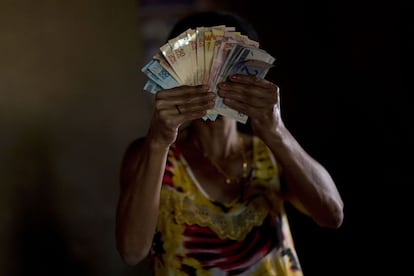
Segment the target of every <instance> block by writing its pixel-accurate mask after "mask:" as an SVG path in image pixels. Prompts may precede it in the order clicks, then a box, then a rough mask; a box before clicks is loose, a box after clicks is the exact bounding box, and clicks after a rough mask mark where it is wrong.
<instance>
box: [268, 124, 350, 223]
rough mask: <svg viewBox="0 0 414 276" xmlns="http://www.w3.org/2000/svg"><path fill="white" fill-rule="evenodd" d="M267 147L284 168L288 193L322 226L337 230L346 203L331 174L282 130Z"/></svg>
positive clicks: (282, 127)
mask: <svg viewBox="0 0 414 276" xmlns="http://www.w3.org/2000/svg"><path fill="white" fill-rule="evenodd" d="M272 136H273V137H271V138H270V137H269V138H268V139H267V141H265V142H266V143H267V145H268V146H269V148H270V149H271V151H272V152H273V154H274V155H275V156H276V158H277V161H278V162H279V164H280V165H281V167H282V174H283V176H284V180H285V181H286V184H287V188H288V193H289V194H293V195H294V197H295V198H296V199H297V200H298V201H299V202H300V204H301V205H302V206H303V207H304V208H305V210H306V212H307V213H308V214H309V215H310V216H311V217H312V218H313V219H314V220H315V222H316V223H318V224H319V225H321V226H325V227H332V228H337V227H339V226H340V225H341V224H342V220H343V202H342V199H341V196H340V194H339V192H338V190H337V187H336V185H335V183H334V181H333V179H332V177H331V175H330V174H329V173H328V171H327V170H326V169H325V168H324V167H323V166H322V165H321V164H320V163H318V162H317V161H316V160H314V159H313V158H312V157H311V156H310V155H309V154H308V153H307V152H306V151H305V150H304V149H303V148H302V147H301V145H300V144H299V143H298V142H297V141H296V139H295V138H294V137H293V136H292V135H291V133H290V132H289V131H288V130H287V129H286V128H285V127H284V126H281V127H280V128H279V129H278V131H277V132H274V134H273V135H272Z"/></svg>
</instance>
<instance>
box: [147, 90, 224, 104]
mask: <svg viewBox="0 0 414 276" xmlns="http://www.w3.org/2000/svg"><path fill="white" fill-rule="evenodd" d="M175 92H177V93H176V94H174V93H175ZM215 97H216V94H215V93H213V92H205V91H204V90H200V89H192V88H182V89H180V90H175V91H174V92H171V91H170V90H168V91H167V90H163V91H160V92H158V93H157V95H156V98H155V106H156V108H157V109H168V108H171V106H175V105H176V104H178V105H180V106H182V105H184V104H193V105H198V104H200V103H203V102H206V101H209V100H212V99H214V98H215Z"/></svg>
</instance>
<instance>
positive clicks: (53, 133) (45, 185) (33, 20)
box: [0, 0, 414, 276]
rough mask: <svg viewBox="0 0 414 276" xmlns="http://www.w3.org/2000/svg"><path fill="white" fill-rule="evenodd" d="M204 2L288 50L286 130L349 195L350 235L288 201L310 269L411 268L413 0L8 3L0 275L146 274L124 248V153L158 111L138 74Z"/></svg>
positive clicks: (1, 76)
mask: <svg viewBox="0 0 414 276" xmlns="http://www.w3.org/2000/svg"><path fill="white" fill-rule="evenodd" d="M166 2H167V4H165V3H166ZM207 8H224V9H228V10H232V11H237V12H239V13H240V14H242V15H244V16H245V17H246V18H248V19H249V20H250V21H251V22H252V23H253V25H254V26H255V27H256V29H258V31H259V33H260V36H261V38H262V45H261V47H262V48H264V49H266V50H267V51H268V52H270V53H271V54H272V55H273V56H274V57H275V58H276V63H275V64H276V66H275V68H273V69H271V71H270V72H269V75H268V78H269V79H272V80H273V81H275V82H276V83H277V84H278V85H279V86H280V88H281V99H282V113H283V116H284V120H285V123H286V125H287V126H288V127H289V129H290V130H291V132H292V133H293V134H294V135H295V137H296V138H297V139H298V140H299V142H300V143H301V144H302V145H303V147H304V148H305V149H306V150H307V151H308V152H309V153H311V154H312V155H313V156H314V157H315V158H316V159H317V160H319V161H320V162H321V163H322V164H323V165H324V166H325V167H327V168H328V170H329V171H330V172H331V174H332V176H333V177H334V179H335V181H336V183H337V185H338V188H339V190H340V192H341V194H342V196H343V199H344V203H345V220H344V223H343V225H342V227H341V228H340V229H337V230H328V229H321V228H319V227H317V226H316V225H315V224H314V223H313V222H311V221H310V220H309V219H307V218H306V217H303V216H302V215H300V214H298V213H296V212H295V211H294V210H293V209H290V208H289V209H288V211H289V213H290V215H291V217H290V222H291V228H292V232H293V234H294V237H295V241H296V246H297V250H298V254H299V257H300V260H301V263H302V266H303V269H304V271H305V275H306V276H323V275H329V276H331V275H375V274H381V275H382V274H386V275H400V274H402V273H401V272H406V271H409V264H410V263H409V262H407V260H406V258H405V257H404V255H405V254H404V253H403V252H405V250H410V247H409V245H410V239H409V234H410V231H409V226H410V225H411V221H410V218H411V216H410V215H409V213H408V211H410V210H412V207H411V204H410V203H411V202H412V199H411V197H410V190H411V186H412V184H414V183H413V180H412V179H411V178H410V174H409V172H411V170H412V169H411V166H412V164H413V161H412V147H411V144H412V140H413V139H412V130H413V116H412V114H411V110H412V103H411V101H410V100H411V98H412V96H411V92H412V91H413V86H412V83H411V81H412V74H411V64H412V58H411V55H412V54H411V52H412V50H413V49H414V48H413V28H414V26H413V24H412V21H411V16H412V9H410V8H409V7H408V4H405V3H403V2H398V1H392V2H391V1H390V2H379V1H356V0H350V1H264V0H256V1H145V3H144V2H139V1H133V0H131V1H126V0H125V1H109V0H105V1H97V0H91V1H71V2H70V3H64V2H55V1H49V0H41V1H35V2H33V3H32V2H31V1H20V2H18V3H17V2H15V1H7V0H3V1H1V2H0V275H5V276H9V275H11V276H15V275H16V276H18V275H99V276H102V275H108V276H111V275H141V274H143V273H145V271H146V270H145V268H144V267H143V266H138V267H136V268H128V267H126V266H125V265H124V264H123V263H122V262H121V260H120V258H119V256H118V254H117V252H116V250H115V243H114V217H115V204H116V199H117V195H118V169H119V165H120V160H121V157H122V154H123V151H124V150H125V148H126V146H127V144H128V143H129V142H130V141H131V140H132V139H134V138H135V137H137V136H141V135H143V134H145V132H146V128H147V123H148V120H149V116H150V113H151V103H152V102H151V99H150V98H149V97H148V95H146V94H145V93H143V92H142V86H143V84H144V81H145V80H144V78H143V76H142V74H141V72H140V71H139V69H140V68H141V67H142V65H143V64H144V63H146V62H147V59H148V56H149V55H151V54H152V53H153V52H152V51H153V49H154V48H156V47H159V46H160V45H161V43H162V42H163V41H164V39H165V37H166V35H167V33H168V31H169V28H170V27H171V24H172V23H173V22H174V21H175V20H176V19H177V18H178V17H179V16H182V15H184V14H186V13H189V12H192V11H194V10H199V9H207ZM408 256H409V255H408ZM140 273H141V274H140Z"/></svg>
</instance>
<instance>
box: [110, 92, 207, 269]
mask: <svg viewBox="0 0 414 276" xmlns="http://www.w3.org/2000/svg"><path fill="white" fill-rule="evenodd" d="M214 98H215V94H214V93H212V92H207V87H205V86H181V87H176V88H172V89H167V90H162V91H159V92H157V94H156V97H155V111H154V115H153V117H152V119H151V124H150V128H149V131H148V134H147V136H146V137H145V138H141V139H138V140H136V141H135V142H133V143H132V144H131V145H130V146H129V147H128V149H127V150H126V153H125V156H124V159H123V162H122V166H121V189H120V195H119V200H118V206H117V213H116V241H117V249H118V251H119V253H120V255H121V256H122V258H123V259H124V261H125V262H126V263H127V264H129V265H135V264H137V263H138V262H140V261H141V260H142V259H143V258H145V257H146V256H147V255H148V252H149V250H150V248H151V243H152V239H153V235H154V231H155V227H156V223H157V218H158V207H159V201H160V190H161V185H162V178H163V176H164V170H165V164H166V161H167V156H168V150H169V148H170V146H171V145H172V144H173V143H174V142H175V141H176V139H177V135H178V129H179V127H180V126H181V125H182V124H183V123H185V122H188V121H191V120H195V119H199V118H201V117H203V116H205V115H206V114H207V110H208V109H211V108H212V107H213V106H214Z"/></svg>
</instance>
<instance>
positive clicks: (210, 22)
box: [168, 11, 259, 42]
mask: <svg viewBox="0 0 414 276" xmlns="http://www.w3.org/2000/svg"><path fill="white" fill-rule="evenodd" d="M217 25H226V26H227V27H235V29H236V31H237V32H240V33H241V34H243V35H247V36H248V37H249V38H250V39H252V40H255V41H257V42H259V35H258V33H257V31H256V30H255V29H254V28H253V26H252V25H251V24H250V22H248V21H247V20H246V19H244V18H242V17H241V16H240V15H238V14H236V13H234V12H230V11H201V12H197V13H192V14H190V15H187V16H185V17H183V18H181V19H180V20H179V21H178V22H177V23H176V24H175V25H174V27H173V29H172V30H171V32H170V34H169V36H168V39H172V38H175V37H176V36H178V35H180V34H181V33H183V32H184V31H186V30H187V29H189V28H191V29H195V28H197V27H211V26H217Z"/></svg>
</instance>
